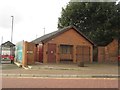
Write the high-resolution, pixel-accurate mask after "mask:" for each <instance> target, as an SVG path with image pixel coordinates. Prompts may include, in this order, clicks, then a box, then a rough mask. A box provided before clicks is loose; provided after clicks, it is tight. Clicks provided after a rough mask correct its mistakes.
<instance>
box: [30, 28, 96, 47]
mask: <svg viewBox="0 0 120 90" xmlns="http://www.w3.org/2000/svg"><path fill="white" fill-rule="evenodd" d="M70 28H74V29H75V30H76V31H77V32H78V33H79V34H80V35H81V36H83V37H84V38H85V39H86V40H88V41H89V42H90V43H91V44H93V45H94V43H93V42H92V41H91V40H90V39H88V38H87V37H86V36H85V35H84V34H82V33H81V32H80V31H79V30H77V29H76V27H74V26H68V27H65V28H63V29H60V30H57V31H54V32H52V33H49V34H46V35H43V36H41V37H39V38H37V39H35V40H33V41H32V42H33V43H35V44H39V43H41V42H42V43H44V42H45V41H47V40H50V39H52V38H54V37H56V36H57V35H59V34H61V33H63V32H65V31H66V30H69V29H70Z"/></svg>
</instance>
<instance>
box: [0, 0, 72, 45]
mask: <svg viewBox="0 0 120 90" xmlns="http://www.w3.org/2000/svg"><path fill="white" fill-rule="evenodd" d="M69 1H70V0H1V1H0V42H1V37H2V36H3V42H6V41H10V40H11V22H12V18H11V16H14V29H13V31H14V32H13V43H17V42H19V41H22V40H26V41H32V40H33V39H35V38H36V35H37V37H40V36H42V35H43V34H44V29H43V28H44V27H45V33H46V34H47V33H50V32H52V31H55V30H57V22H58V17H60V15H61V10H62V7H65V6H66V5H67V3H68V2H69Z"/></svg>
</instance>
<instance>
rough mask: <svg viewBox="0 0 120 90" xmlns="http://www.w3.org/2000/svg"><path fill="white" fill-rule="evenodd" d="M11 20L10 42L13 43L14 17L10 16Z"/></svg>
mask: <svg viewBox="0 0 120 90" xmlns="http://www.w3.org/2000/svg"><path fill="white" fill-rule="evenodd" d="M11 18H12V30H11V42H12V41H13V21H14V16H11Z"/></svg>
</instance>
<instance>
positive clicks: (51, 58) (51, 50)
mask: <svg viewBox="0 0 120 90" xmlns="http://www.w3.org/2000/svg"><path fill="white" fill-rule="evenodd" d="M48 62H50V63H54V62H56V44H53V43H49V44H48Z"/></svg>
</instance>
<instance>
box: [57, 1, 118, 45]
mask: <svg viewBox="0 0 120 90" xmlns="http://www.w3.org/2000/svg"><path fill="white" fill-rule="evenodd" d="M69 25H74V26H75V27H77V28H78V30H80V31H81V32H82V33H84V34H85V35H86V36H87V37H88V38H90V39H91V40H92V41H93V42H95V43H96V44H99V45H103V44H107V43H108V42H109V41H111V40H112V38H113V37H117V38H118V37H119V36H120V3H119V4H117V5H116V4H115V3H114V2H101V3H100V2H94V3H93V2H79V3H76V2H69V4H68V5H67V6H66V8H65V9H64V8H62V12H61V17H60V18H59V19H58V28H63V27H66V26H69Z"/></svg>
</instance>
